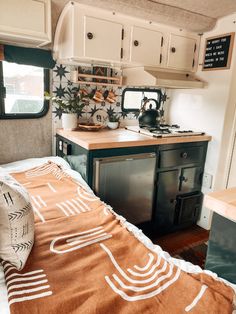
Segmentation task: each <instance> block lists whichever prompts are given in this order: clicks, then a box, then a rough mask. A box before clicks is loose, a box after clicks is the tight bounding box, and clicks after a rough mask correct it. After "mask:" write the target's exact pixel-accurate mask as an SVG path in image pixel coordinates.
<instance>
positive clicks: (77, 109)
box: [44, 87, 88, 119]
mask: <svg viewBox="0 0 236 314" xmlns="http://www.w3.org/2000/svg"><path fill="white" fill-rule="evenodd" d="M44 95H45V98H46V99H47V100H51V101H52V103H53V105H55V111H53V112H54V113H56V116H58V117H59V119H60V118H61V116H62V113H77V114H78V116H80V115H81V114H82V111H83V108H84V106H85V105H86V103H87V102H88V94H87V93H86V92H85V90H80V89H79V88H77V87H72V88H70V87H68V88H67V90H66V91H65V93H64V97H63V98H62V97H59V96H50V94H49V93H48V92H45V93H44Z"/></svg>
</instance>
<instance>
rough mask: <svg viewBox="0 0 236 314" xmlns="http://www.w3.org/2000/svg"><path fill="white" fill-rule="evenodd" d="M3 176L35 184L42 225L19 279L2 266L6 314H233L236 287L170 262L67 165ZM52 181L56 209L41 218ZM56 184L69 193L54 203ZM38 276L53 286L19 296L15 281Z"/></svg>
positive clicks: (25, 165) (0, 300) (15, 166)
mask: <svg viewBox="0 0 236 314" xmlns="http://www.w3.org/2000/svg"><path fill="white" fill-rule="evenodd" d="M45 169H46V171H45ZM48 169H49V170H48ZM0 170H2V171H5V172H8V173H11V174H13V175H14V176H15V178H16V179H18V180H19V181H20V182H21V183H22V184H25V186H26V187H27V184H29V181H31V182H30V184H31V185H32V184H33V185H32V191H33V192H32V193H33V194H32V201H33V202H34V203H35V225H36V236H35V244H34V247H33V250H32V252H31V254H30V257H29V259H28V261H27V263H26V266H25V268H24V269H23V270H22V271H20V272H18V271H16V270H14V269H12V266H10V265H8V263H7V262H2V266H0V313H1V314H9V313H13V314H27V313H30V314H34V313H52V314H53V313H54V314H55V313H109V312H114V313H125V314H126V313H185V312H191V313H204V312H208V313H231V312H233V307H234V306H233V304H232V303H233V302H235V291H236V286H235V285H233V284H231V283H230V282H227V281H225V280H223V279H221V278H218V277H217V275H216V274H214V273H212V272H210V271H206V270H205V271H203V270H202V269H201V268H200V267H198V266H194V265H192V264H191V263H188V262H185V261H183V260H179V259H175V258H172V257H170V255H169V254H168V253H167V252H164V251H163V250H162V249H161V248H160V247H159V246H158V245H154V244H153V243H152V242H151V241H150V239H148V238H147V237H146V236H145V235H144V234H143V233H142V231H141V230H139V229H138V228H137V227H135V226H134V225H132V224H130V223H128V222H127V221H126V220H125V219H124V218H123V217H121V216H119V215H117V214H116V213H115V212H114V211H113V210H112V208H111V207H110V206H109V205H107V204H105V203H103V202H102V201H101V200H99V198H97V197H96V196H95V195H94V194H93V192H92V190H91V189H90V188H89V186H88V185H87V184H86V183H85V181H84V180H83V179H82V177H81V176H80V175H79V174H78V173H77V172H75V171H73V170H71V169H70V166H69V164H68V163H67V162H66V161H65V160H63V159H62V158H59V157H48V158H40V159H28V160H24V161H19V162H15V163H10V164H6V165H1V166H0ZM44 176H45V178H44ZM29 178H30V180H29ZM44 179H46V181H45V182H47V183H46V184H47V186H48V188H49V190H50V191H51V193H50V195H48V196H47V197H46V196H45V198H44V201H45V203H47V204H50V202H52V206H51V207H50V206H49V205H48V206H47V207H48V208H46V209H45V210H43V209H42V211H41V208H40V207H39V208H40V210H37V199H35V198H34V197H35V196H34V193H35V192H34V191H35V189H38V190H37V191H41V190H40V189H42V186H45V182H44V181H42V182H41V183H40V184H38V186H36V185H37V184H36V185H35V184H34V182H36V183H37V182H39V181H37V180H44ZM50 180H54V181H53V182H54V183H53V184H51V183H50V182H51V181H50ZM55 180H57V181H58V184H64V186H61V187H59V186H58V191H59V188H61V190H60V191H61V193H59V195H58V196H57V198H56V200H55V201H52V199H51V196H52V195H54V194H56V193H55V191H56V190H55V182H56V181H55ZM49 181H50V182H49ZM64 181H65V182H64ZM63 182H64V183H63ZM65 183H66V184H65ZM70 185H71V188H74V189H76V191H77V195H76V198H72V197H70V199H69V200H67V203H66V204H65V201H64V199H63V197H64V196H63V195H67V196H68V195H70V193H71V190H70ZM28 189H29V192H30V193H31V191H30V187H29V186H28ZM66 189H68V191H67V190H66ZM53 190H54V191H53ZM37 193H39V192H37ZM40 193H41V192H40ZM63 193H64V194H63ZM73 193H74V192H73ZM40 195H41V194H40ZM73 195H74V194H73ZM54 197H55V195H54ZM68 197H69V196H68ZM55 208H56V209H55ZM46 250H47V252H46ZM3 268H4V269H3ZM56 270H57V271H56ZM4 271H5V273H6V274H7V275H6V279H5V276H4ZM32 272H33V275H35V274H36V276H34V277H37V275H38V276H42V278H43V280H41V279H39V280H38V281H37V282H43V281H44V282H47V284H43V286H40V283H39V284H37V283H35V285H34V284H33V285H32V284H31V283H30V284H29V283H27V281H26V283H25V281H24V280H25V279H24V280H23V281H22V283H23V284H22V285H23V287H24V286H26V285H29V287H30V289H29V288H28V287H27V288H23V289H20V290H19V288H18V289H17V290H16V291H14V286H16V284H12V280H13V279H14V278H17V279H16V280H19V281H20V280H22V278H25V277H26V278H28V277H29V276H30V275H28V274H31V273H32ZM31 277H33V276H32V275H31ZM12 278H13V279H12ZM59 278H60V280H59ZM29 280H31V279H29ZM6 281H7V284H6ZM13 281H14V280H13ZM7 286H8V289H9V286H10V287H11V292H10V294H9V291H8V292H7ZM18 286H19V285H17V287H18ZM12 287H13V288H12ZM12 290H13V293H12ZM233 300H234V301H233ZM10 308H11V312H10Z"/></svg>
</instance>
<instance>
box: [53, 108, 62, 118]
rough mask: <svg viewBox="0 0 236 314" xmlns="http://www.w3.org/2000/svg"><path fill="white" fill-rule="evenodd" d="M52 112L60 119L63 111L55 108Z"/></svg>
mask: <svg viewBox="0 0 236 314" xmlns="http://www.w3.org/2000/svg"><path fill="white" fill-rule="evenodd" d="M52 112H53V113H55V118H56V117H58V118H59V119H61V116H62V113H63V110H62V109H61V108H55V109H54V110H53V111H52Z"/></svg>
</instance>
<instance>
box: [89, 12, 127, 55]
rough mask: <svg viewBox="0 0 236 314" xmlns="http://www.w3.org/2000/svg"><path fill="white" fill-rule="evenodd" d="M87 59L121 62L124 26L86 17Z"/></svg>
mask: <svg viewBox="0 0 236 314" xmlns="http://www.w3.org/2000/svg"><path fill="white" fill-rule="evenodd" d="M84 18H85V34H84V54H85V57H88V58H92V59H97V60H104V61H120V59H121V45H122V24H119V23H115V22H111V21H106V20H102V19H98V18H94V17H89V16H85V17H84Z"/></svg>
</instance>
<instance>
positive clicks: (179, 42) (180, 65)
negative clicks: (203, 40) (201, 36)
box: [167, 34, 197, 71]
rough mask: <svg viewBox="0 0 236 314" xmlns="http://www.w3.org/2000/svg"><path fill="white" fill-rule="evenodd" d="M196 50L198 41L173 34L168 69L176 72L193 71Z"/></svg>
mask: <svg viewBox="0 0 236 314" xmlns="http://www.w3.org/2000/svg"><path fill="white" fill-rule="evenodd" d="M196 49H197V40H196V39H194V38H190V37H184V36H180V35H175V34H171V35H170V42H169V51H168V60H167V67H168V68H173V69H176V70H185V71H193V69H194V63H195V53H196Z"/></svg>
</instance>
